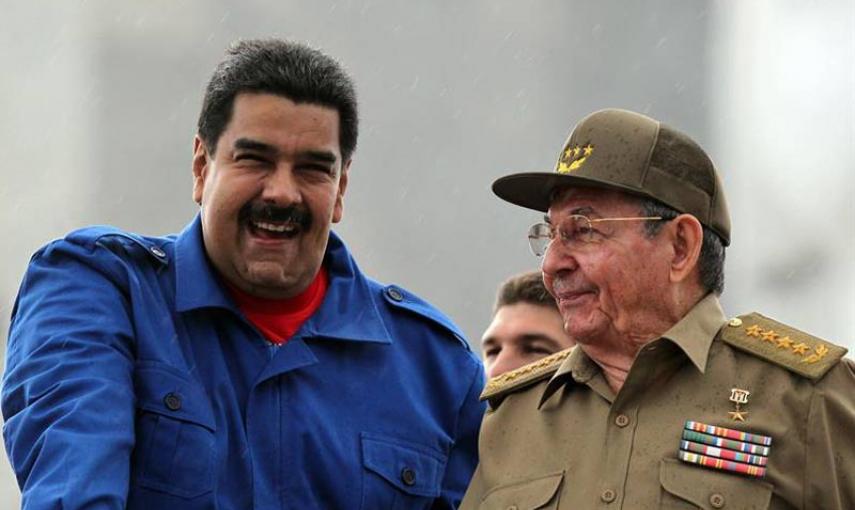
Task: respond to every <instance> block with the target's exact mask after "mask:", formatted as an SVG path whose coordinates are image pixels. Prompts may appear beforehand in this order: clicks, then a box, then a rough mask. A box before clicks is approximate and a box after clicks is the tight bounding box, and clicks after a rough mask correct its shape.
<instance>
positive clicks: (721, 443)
mask: <svg viewBox="0 0 855 510" xmlns="http://www.w3.org/2000/svg"><path fill="white" fill-rule="evenodd" d="M683 439H686V440H688V441H694V442H699V443H704V444H708V445H713V446H718V447H721V448H727V449H728V450H737V451H740V452H746V453H750V454H754V455H763V456H768V455H769V447H767V446H760V445H758V444H751V443H743V442H742V441H734V440H732V439H725V438H723V437H717V436H710V435H708V434H702V433H700V432H695V431H692V430H683Z"/></svg>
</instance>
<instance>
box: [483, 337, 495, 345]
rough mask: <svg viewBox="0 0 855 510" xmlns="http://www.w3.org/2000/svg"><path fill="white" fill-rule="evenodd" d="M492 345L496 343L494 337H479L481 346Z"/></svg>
mask: <svg viewBox="0 0 855 510" xmlns="http://www.w3.org/2000/svg"><path fill="white" fill-rule="evenodd" d="M493 345H496V339H495V338H494V337H492V336H488V337H487V338H482V339H481V346H482V347H489V346H493Z"/></svg>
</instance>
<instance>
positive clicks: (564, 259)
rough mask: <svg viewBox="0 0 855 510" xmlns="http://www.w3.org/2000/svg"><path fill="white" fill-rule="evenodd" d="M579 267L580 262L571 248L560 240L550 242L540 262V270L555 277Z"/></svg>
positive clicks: (550, 276)
mask: <svg viewBox="0 0 855 510" xmlns="http://www.w3.org/2000/svg"><path fill="white" fill-rule="evenodd" d="M577 267H579V264H578V262H577V261H576V257H575V256H574V255H573V253H571V250H569V249H568V248H567V247H566V246H564V245H563V244H562V243H561V242H558V241H553V242H551V243H549V247H547V248H546V253H544V254H543V258H542V259H541V262H540V270H541V271H542V272H543V274H544V275H545V276H547V277H549V278H554V277H555V275H557V274H558V273H560V272H562V271H573V270H575V269H576V268H577Z"/></svg>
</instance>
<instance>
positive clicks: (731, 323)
mask: <svg viewBox="0 0 855 510" xmlns="http://www.w3.org/2000/svg"><path fill="white" fill-rule="evenodd" d="M727 325H728V326H730V327H731V328H738V327H739V326H742V319H740V318H739V317H734V318H732V319H730V320H729V321H727Z"/></svg>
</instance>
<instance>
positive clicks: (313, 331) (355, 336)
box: [175, 214, 392, 343]
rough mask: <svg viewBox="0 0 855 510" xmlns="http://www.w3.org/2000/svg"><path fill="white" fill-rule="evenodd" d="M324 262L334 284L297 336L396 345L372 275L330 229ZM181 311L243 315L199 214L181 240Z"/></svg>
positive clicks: (178, 306)
mask: <svg viewBox="0 0 855 510" xmlns="http://www.w3.org/2000/svg"><path fill="white" fill-rule="evenodd" d="M324 264H325V265H326V267H327V270H328V271H329V277H330V279H329V286H328V287H327V293H326V296H325V297H324V301H323V303H321V306H320V308H319V309H318V310H317V311H316V312H315V313H314V315H312V316H311V317H310V318H309V319H308V320H307V321H306V322H305V323H304V324H303V326H302V328H301V329H300V331H298V332H297V334H296V335H295V336H302V337H304V338H307V337H316V338H327V339H334V340H346V341H357V342H374V343H391V341H392V340H391V337H390V335H389V332H388V331H387V329H386V326H385V324H384V322H383V318H382V316H381V315H380V312H379V310H378V308H377V303H376V301H375V296H374V294H376V293H373V292H372V291H371V287H370V285H369V282H368V279H367V278H366V277H365V275H363V274H362V272H361V271H360V270H359V267H358V266H357V265H356V261H355V260H354V259H353V257H352V256H351V255H350V252H349V251H348V249H347V247H346V246H345V244H344V242H343V241H342V240H341V238H340V237H338V235H336V234H335V233H334V232H332V231H330V237H329V241H328V243H327V251H326V255H325V256H324ZM175 275H176V276H175V278H176V283H175V309H176V311H178V312H188V311H191V310H196V309H200V308H225V309H228V310H231V311H232V312H234V313H236V314H237V315H240V316H242V314H241V313H240V311H239V310H238V308H237V307H236V306H235V304H234V302H233V301H232V298H231V296H229V295H228V292H227V291H226V290H225V288H224V287H223V286H222V285H221V284H220V281H219V276H218V275H217V272H216V270H215V269H214V267H213V265H211V262H210V261H209V260H208V256H207V254H206V252H205V244H204V241H203V238H202V222H201V218H200V216H199V215H198V214H197V215H196V217H195V218H194V219H193V221H192V222H191V223H190V224H189V225H188V226H187V227H186V228H185V229H184V230H183V231H182V232H181V233H180V234H179V235H178V238H177V239H176V241H175Z"/></svg>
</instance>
